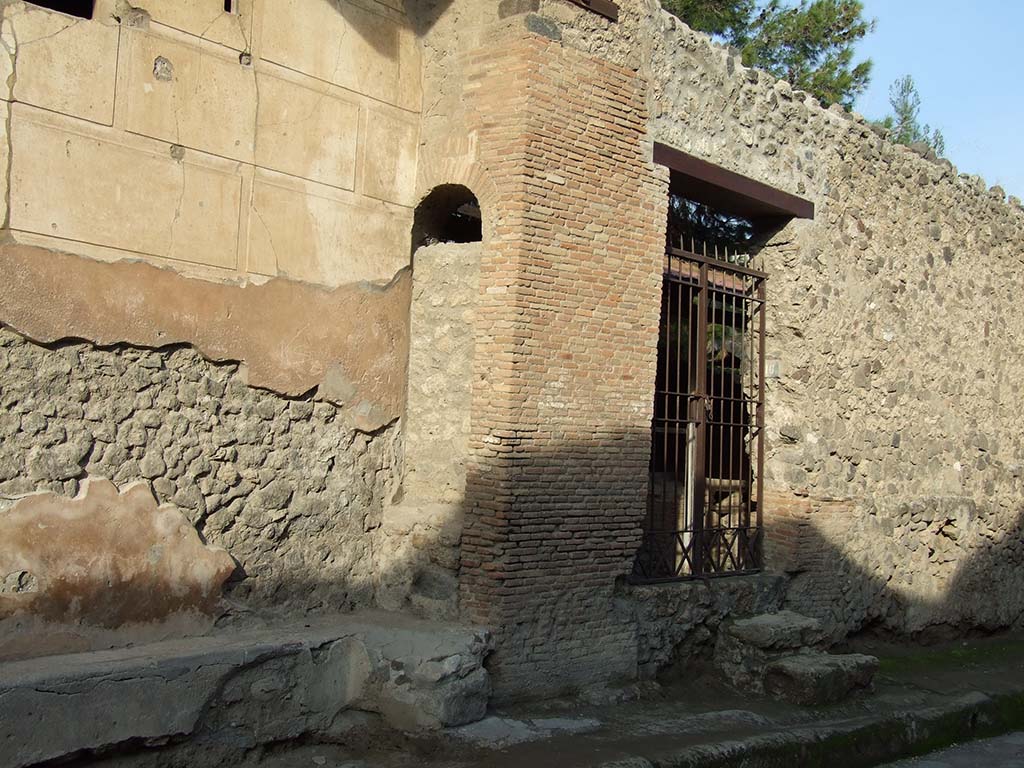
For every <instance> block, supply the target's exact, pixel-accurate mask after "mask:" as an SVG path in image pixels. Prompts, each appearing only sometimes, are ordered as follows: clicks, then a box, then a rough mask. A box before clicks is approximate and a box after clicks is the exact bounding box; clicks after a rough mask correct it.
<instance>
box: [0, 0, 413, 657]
mask: <svg viewBox="0 0 1024 768" xmlns="http://www.w3.org/2000/svg"><path fill="white" fill-rule="evenodd" d="M231 7H232V10H231V11H230V12H229V11H226V10H225V6H224V3H223V2H222V1H221V0H188V1H187V2H184V1H182V0H147V1H145V2H138V3H136V4H134V5H133V4H131V3H128V2H124V0H97V2H96V3H95V4H94V11H93V15H92V18H91V19H78V18H75V17H72V16H67V15H65V14H61V13H57V12H54V11H51V10H48V9H45V8H42V7H40V6H37V5H34V4H32V3H25V2H20V1H18V0H2V2H0V43H2V45H3V48H4V55H3V56H0V82H2V84H3V85H2V88H0V114H2V117H3V120H2V121H0V125H2V128H0V130H2V132H3V141H0V179H2V181H0V190H2V194H0V219H2V227H0V271H2V272H3V273H4V275H5V279H4V280H3V281H0V329H2V334H3V341H2V345H3V346H2V347H0V352H2V362H0V399H2V401H3V406H4V410H3V413H2V414H0V434H2V436H3V443H2V445H0V509H2V510H3V511H4V512H6V513H7V516H6V517H5V518H4V523H5V524H8V525H10V526H13V529H12V531H13V532H12V533H11V536H10V537H8V539H7V540H6V541H4V542H3V543H0V566H2V567H3V568H4V569H9V570H10V573H7V572H6V570H5V572H4V573H2V574H0V584H3V587H2V589H3V590H4V592H3V593H2V595H3V599H2V600H0V617H2V618H0V622H2V627H0V653H9V654H13V655H17V654H18V653H21V652H30V653H36V652H51V651H54V650H58V651H59V650H73V649H78V648H88V647H96V646H103V645H117V644H122V643H124V642H139V641H142V640H145V639H153V638H157V637H163V636H171V635H175V634H190V633H195V632H201V631H206V630H208V629H209V628H210V625H211V623H212V621H213V620H214V618H216V617H217V616H218V615H219V614H221V613H224V612H225V611H227V612H228V614H229V616H230V617H234V618H236V619H237V618H239V617H242V618H244V617H246V616H249V615H250V614H251V613H252V612H256V613H260V612H264V611H266V612H270V613H275V612H302V611H307V610H324V611H345V610H350V609H352V608H355V607H359V606H366V605H374V604H376V603H377V602H378V598H379V592H380V585H381V583H382V582H386V581H387V580H388V575H389V574H390V573H391V571H392V570H393V568H394V567H396V564H395V563H394V562H393V559H392V558H393V557H395V556H397V555H396V553H395V552H394V551H393V550H391V549H388V548H387V547H385V546H383V544H382V542H383V541H384V539H385V537H384V533H383V530H382V516H383V512H382V510H383V508H384V506H385V504H386V503H387V502H388V501H389V500H390V498H391V494H392V492H393V491H394V490H395V489H396V488H397V482H398V479H399V470H400V462H401V453H402V452H401V440H400V430H401V424H400V419H401V416H402V413H403V410H404V406H405V383H406V367H407V360H408V358H407V350H408V307H409V292H410V288H411V280H410V274H409V269H408V268H409V266H410V233H411V228H412V221H413V206H414V205H415V202H416V196H415V183H416V178H417V142H418V135H419V127H420V107H421V77H420V74H421V66H420V45H419V42H418V40H417V37H416V34H415V32H414V30H413V28H412V26H411V24H410V21H409V19H408V18H407V16H406V14H405V12H404V10H403V8H402V3H400V2H398V0H332V2H304V1H303V0H282V1H280V2H276V1H275V2H273V3H269V2H258V1H257V0H236V1H235V2H234V3H233V4H232V6H231ZM325 137H327V138H326V139H325ZM104 479H109V480H110V481H112V482H113V483H114V485H115V488H114V490H110V489H109V488H108V489H107V490H108V491H109V493H108V492H104V493H100V494H99V495H95V494H94V495H82V496H81V497H80V498H75V497H76V494H78V493H79V491H80V490H82V489H83V488H84V487H85V485H86V483H85V481H86V480H93V481H95V482H94V483H91V485H92V487H94V488H99V487H103V488H106V487H107V486H105V485H103V481H104ZM138 482H142V483H145V484H146V485H148V486H149V488H150V489H151V492H152V493H153V494H155V501H156V503H157V504H158V505H159V506H157V504H146V505H143V506H144V507H145V510H146V511H145V512H144V513H139V515H137V517H138V518H139V519H140V521H141V522H140V523H139V524H140V530H141V533H140V535H138V536H136V537H134V538H135V539H137V540H138V541H137V544H136V545H130V544H127V543H122V542H116V541H111V540H110V536H109V534H110V531H111V530H115V529H116V527H117V523H116V521H117V520H119V519H121V518H123V517H124V516H125V515H127V514H129V511H130V510H129V502H130V503H131V504H136V503H138V504H142V502H141V501H139V499H140V498H141V496H139V495H138V494H141V493H142V491H139V490H138V488H139V486H137V485H136V483H138ZM43 491H48V492H51V493H53V494H54V497H53V501H52V505H50V506H47V505H41V504H40V503H38V500H37V499H35V497H34V496H33V495H32V494H35V493H38V492H43ZM115 491H116V492H115ZM143 495H144V494H143ZM26 496H28V498H25V497H26ZM97 499H98V500H97ZM62 505H63V511H60V510H59V509H58V510H57V511H54V510H53V509H51V506H53V507H54V508H59V507H62ZM8 507H10V510H8ZM15 507H17V509H16V510H15ZM131 508H132V509H134V507H131ZM33 510H35V512H33ZM73 510H78V512H73ZM82 510H86V511H85V512H82ZM89 510H98V511H96V512H95V525H94V526H93V527H92V528H91V529H89V530H83V529H80V528H74V530H75V531H77V533H75V534H72V533H71V530H72V528H73V526H68V531H67V532H66V533H64V534H54V535H55V536H56V539H55V541H54V542H50V543H49V544H47V546H42V544H43V543H44V542H39V541H38V540H37V539H34V538H33V537H32V536H31V535H30V534H31V531H32V530H34V529H33V528H32V526H33V525H34V524H38V525H44V524H46V523H45V519H48V518H46V515H50V516H51V517H55V518H57V519H60V518H61V515H64V514H66V515H68V516H70V517H69V518H68V519H73V520H75V521H77V522H76V525H77V524H78V522H81V521H82V520H87V519H89V516H90V514H92V512H90V511H89ZM44 512H45V513H46V514H45V515H44V514H43V513H44ZM36 513H38V515H40V516H38V517H37V519H35V521H34V522H33V520H32V519H31V516H32V514H36ZM108 513H109V514H108ZM173 520H187V521H188V523H189V524H190V525H191V526H192V527H193V530H194V534H193V535H196V534H198V535H199V536H201V537H202V542H201V544H202V546H200V544H196V542H193V541H192V540H191V539H188V537H187V536H184V533H186V532H182V537H179V538H182V540H183V541H184V540H187V541H188V546H187V547H185V550H187V552H188V554H187V555H186V556H184V559H183V560H179V559H175V558H174V557H171V556H170V555H168V554H167V553H168V552H169V551H170V550H171V549H173V548H172V547H169V545H168V541H170V540H171V539H174V536H171V537H170V539H168V538H167V536H168V535H169V534H168V533H167V531H168V530H171V529H174V530H177V529H176V528H175V526H174V525H172V524H171V522H169V521H173ZM57 527H58V528H60V526H57ZM15 529H16V530H15ZM62 535H63V536H72V535H74V536H75V540H74V541H64V540H63V539H62V538H61V536H62ZM175 535H177V534H175ZM16 542H17V544H16ZM144 542H149V544H148V545H145V544H144ZM37 544H39V546H37ZM50 544H52V545H54V546H58V547H61V546H64V547H66V551H67V552H68V553H69V555H68V557H67V558H65V560H66V562H63V563H56V564H55V563H54V560H53V552H54V551H55V550H53V549H52V547H50ZM122 544H124V546H121V545H122ZM192 544H196V546H195V547H193V546H192ZM221 549H223V550H226V551H227V552H228V553H229V554H230V555H231V557H233V558H234V561H235V562H236V563H237V568H235V569H234V574H233V575H232V577H231V579H230V580H229V582H228V584H227V586H226V587H225V590H226V592H225V596H226V602H224V601H221V602H218V601H217V599H215V598H217V597H219V595H220V583H219V582H218V581H217V580H216V579H214V580H212V581H211V580H203V579H200V580H199V581H200V582H201V585H200V587H201V588H198V592H197V589H194V587H195V583H194V581H195V580H194V579H192V576H191V575H190V574H191V572H192V571H191V570H190V568H191V566H189V565H187V563H189V562H191V563H192V564H193V565H194V564H195V562H197V560H198V561H202V560H203V558H204V557H214V559H218V558H219V555H217V556H214V555H209V552H214V551H220V550H221ZM204 552H205V553H207V554H205V555H204V554H202V553H204ZM71 553H73V554H71ZM90 558H93V560H92V561H90ZM90 562H91V563H92V564H90ZM218 562H219V563H220V564H221V565H222V564H223V563H222V562H220V561H219V560H218ZM183 563H185V564H183ZM30 565H31V566H32V567H31V568H29V566H30ZM40 571H45V572H40ZM112 572H117V573H119V574H120V575H116V576H113V577H111V579H109V581H110V583H111V585H112V586H111V587H110V588H108V589H106V590H104V589H102V584H99V582H100V581H103V574H110V573H112ZM83 573H85V574H92V575H93V577H92V582H96V583H89V578H86V577H83ZM216 573H217V574H218V575H219V574H220V570H219V569H218V570H216ZM176 579H177V580H176ZM190 579H192V580H190ZM222 580H223V579H221V581H222ZM69 585H74V586H73V588H72V587H71V586H69ZM145 585H148V587H146V586H145ZM211 585H212V586H211ZM147 589H148V592H147V594H151V595H152V605H149V606H147V608H146V610H143V611H141V612H138V611H135V606H134V603H136V602H138V601H136V600H135V598H134V597H132V596H133V595H137V594H138V593H139V591H140V590H142V591H146V590H147ZM179 593H180V594H191V593H196V594H198V593H202V599H199V598H198V597H197V598H196V599H195V600H193V601H191V602H189V603H188V604H187V605H186V604H185V603H183V602H182V601H181V600H177V598H176V597H175V595H179ZM57 595H64V598H65V599H63V602H61V600H58V598H57ZM69 595H73V597H68V596H69ZM186 602H188V601H186ZM58 603H60V605H63V608H56V607H54V608H52V610H51V609H48V610H47V611H45V612H41V613H40V611H37V610H36V609H37V608H39V607H40V606H44V605H46V606H55V605H57V604H58ZM165 604H166V606H174V607H173V608H171V607H168V608H167V610H163V611H162V612H161V611H160V610H158V609H157V608H155V607H154V606H158V605H165ZM150 609H152V610H150ZM197 612H198V613H197ZM37 613H39V614H40V615H36V614H37ZM42 613H45V616H44V615H42ZM184 614H189V616H185V615H184ZM193 614H196V615H193ZM112 617H119V618H112ZM41 623H42V624H45V626H42V625H41ZM57 625H60V626H57ZM44 636H45V637H46V638H48V639H50V640H53V642H52V643H49V644H47V643H42V642H40V641H39V638H41V637H44ZM18 649H21V650H20V651H19V650H18ZM25 649H28V650H27V651H26V650H25Z"/></svg>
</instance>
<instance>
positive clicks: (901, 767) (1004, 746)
mask: <svg viewBox="0 0 1024 768" xmlns="http://www.w3.org/2000/svg"><path fill="white" fill-rule="evenodd" d="M1021 766H1024V731H1019V732H1017V733H1011V734H1009V735H1007V736H1000V737H999V738H996V739H984V740H982V741H973V742H971V743H969V744H963V745H961V746H957V747H951V748H949V749H944V750H941V751H940V752H933V753H932V754H930V755H926V756H924V757H915V758H913V759H910V760H901V761H900V762H898V763H889V764H888V765H887V766H884V768H1021Z"/></svg>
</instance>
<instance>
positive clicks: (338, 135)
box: [256, 65, 394, 199]
mask: <svg viewBox="0 0 1024 768" xmlns="http://www.w3.org/2000/svg"><path fill="white" fill-rule="evenodd" d="M268 67H271V68H272V71H271V72H260V73H259V74H258V78H259V94H260V109H259V116H258V120H257V124H256V164H257V165H259V166H261V167H263V168H269V169H271V170H275V171H280V172H281V173H287V174H290V175H292V176H299V177H302V178H306V179H310V180H312V181H318V182H320V183H322V184H329V185H331V186H335V187H341V188H342V189H349V190H351V189H353V188H354V187H355V177H356V152H357V148H358V146H359V103H358V101H356V100H355V99H354V98H353V97H352V95H351V94H348V95H346V93H345V91H342V90H340V89H338V88H334V87H332V86H330V85H328V84H326V83H320V82H318V81H315V80H311V79H309V78H296V77H295V75H294V74H293V73H290V72H289V71H288V70H286V69H284V68H278V67H273V66H272V65H268ZM392 199H394V198H392Z"/></svg>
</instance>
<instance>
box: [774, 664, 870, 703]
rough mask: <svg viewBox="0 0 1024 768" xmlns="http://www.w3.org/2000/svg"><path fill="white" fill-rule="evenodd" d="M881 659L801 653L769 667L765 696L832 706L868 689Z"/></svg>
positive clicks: (793, 701)
mask: <svg viewBox="0 0 1024 768" xmlns="http://www.w3.org/2000/svg"><path fill="white" fill-rule="evenodd" d="M877 670H878V659H876V658H875V657H874V656H866V655H863V654H859V653H851V654H844V655H831V654H827V653H800V654H796V655H793V656H786V657H783V658H781V659H776V660H774V661H772V662H771V663H770V664H768V666H767V668H766V670H765V676H764V690H765V693H767V694H769V695H771V696H774V697H776V698H780V699H784V700H785V701H789V702H792V703H794V704H803V705H815V704H831V703H833V702H837V701H842V700H843V699H844V698H846V697H847V696H848V695H849V694H850V693H852V692H853V691H855V690H859V689H864V688H868V687H870V685H871V681H872V679H873V678H874V675H875V672H876V671H877Z"/></svg>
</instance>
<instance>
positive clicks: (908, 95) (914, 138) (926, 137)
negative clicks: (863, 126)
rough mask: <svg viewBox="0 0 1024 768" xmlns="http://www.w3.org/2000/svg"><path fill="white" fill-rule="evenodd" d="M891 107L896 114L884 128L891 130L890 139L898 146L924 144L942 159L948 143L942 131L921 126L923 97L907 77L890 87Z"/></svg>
mask: <svg viewBox="0 0 1024 768" xmlns="http://www.w3.org/2000/svg"><path fill="white" fill-rule="evenodd" d="M889 105H890V106H891V107H892V114H891V115H888V116H886V117H885V118H884V119H883V120H882V121H881V122H880V124H881V125H882V126H883V127H885V128H888V129H889V131H890V134H889V135H890V137H891V138H892V140H893V141H895V142H896V143H897V144H905V145H907V146H910V145H911V144H917V143H924V144H927V145H928V146H929V147H931V148H932V149H933V150H935V154H937V155H942V154H944V153H945V151H946V140H945V137H943V135H942V132H941V131H940V130H939V129H938V128H932V127H931V126H929V125H928V124H927V123H925V124H924V125H921V123H920V121H919V115H920V113H921V95H920V94H919V93H918V92H917V86H916V85H915V84H914V78H912V77H911V76H910V75H904V76H903V77H901V78H899V79H898V80H897V81H896V82H894V83H893V84H892V85H891V86H890V87H889Z"/></svg>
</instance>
